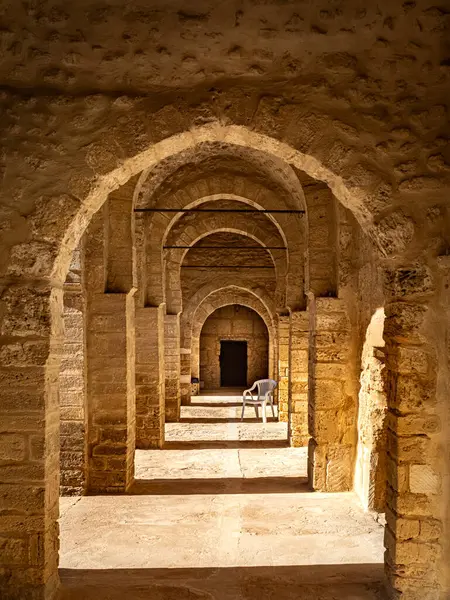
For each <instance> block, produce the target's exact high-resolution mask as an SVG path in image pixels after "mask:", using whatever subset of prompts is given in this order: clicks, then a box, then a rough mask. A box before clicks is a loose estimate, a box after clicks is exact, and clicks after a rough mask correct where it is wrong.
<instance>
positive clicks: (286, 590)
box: [60, 564, 383, 600]
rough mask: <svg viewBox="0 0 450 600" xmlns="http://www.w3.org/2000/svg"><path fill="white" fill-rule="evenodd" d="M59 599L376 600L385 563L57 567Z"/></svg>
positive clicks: (381, 585)
mask: <svg viewBox="0 0 450 600" xmlns="http://www.w3.org/2000/svg"><path fill="white" fill-rule="evenodd" d="M60 575H61V581H62V584H63V593H62V598H61V600H81V599H83V600H123V598H126V599H127V600H149V598H151V599H152V600H236V599H237V598H241V599H242V600H261V599H262V598H263V599H267V600H269V599H272V598H277V599H278V600H311V599H312V598H320V599H321V600H333V599H335V598H342V599H344V598H358V600H379V598H380V597H381V592H382V588H383V584H382V581H383V565H382V564H360V565H352V564H349V565H342V564H339V565H302V566H279V567H271V566H258V567H211V568H194V567H193V568H174V569H98V570H97V569H95V570H88V569H60Z"/></svg>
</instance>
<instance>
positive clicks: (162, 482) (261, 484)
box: [128, 477, 311, 496]
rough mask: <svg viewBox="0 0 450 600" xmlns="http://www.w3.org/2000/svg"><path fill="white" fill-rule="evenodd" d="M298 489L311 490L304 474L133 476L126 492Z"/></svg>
mask: <svg viewBox="0 0 450 600" xmlns="http://www.w3.org/2000/svg"><path fill="white" fill-rule="evenodd" d="M300 492H311V489H310V488H309V486H308V479H307V478H306V477H249V478H243V477H228V478H226V477H224V478H219V477H212V478H210V479H205V478H203V479H136V480H135V481H134V483H133V485H132V486H131V488H130V490H129V492H128V494H131V495H133V494H143V495H145V496H153V495H155V496H160V495H164V496H178V495H184V496H186V495H196V494H199V495H202V494H295V493H297V494H298V493H300Z"/></svg>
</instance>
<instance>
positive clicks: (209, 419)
mask: <svg viewBox="0 0 450 600" xmlns="http://www.w3.org/2000/svg"><path fill="white" fill-rule="evenodd" d="M178 422H179V423H262V418H261V417H259V418H256V417H251V418H249V417H245V418H244V419H243V420H242V421H241V419H240V418H239V417H223V418H221V417H219V418H217V417H182V418H181V419H180V420H179V421H178ZM267 422H268V423H278V419H277V418H276V417H269V416H268V417H267Z"/></svg>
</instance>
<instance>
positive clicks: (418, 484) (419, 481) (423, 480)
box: [409, 464, 442, 494]
mask: <svg viewBox="0 0 450 600" xmlns="http://www.w3.org/2000/svg"><path fill="white" fill-rule="evenodd" d="M441 487H442V480H441V475H440V474H439V473H437V472H436V471H435V470H434V469H433V468H432V467H430V466H429V465H424V464H420V465H410V467H409V489H410V491H411V493H413V494H439V493H440V491H441Z"/></svg>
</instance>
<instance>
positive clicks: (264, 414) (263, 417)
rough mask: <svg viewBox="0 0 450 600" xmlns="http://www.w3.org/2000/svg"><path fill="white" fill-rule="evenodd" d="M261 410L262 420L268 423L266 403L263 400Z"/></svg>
mask: <svg viewBox="0 0 450 600" xmlns="http://www.w3.org/2000/svg"><path fill="white" fill-rule="evenodd" d="M261 410H262V420H263V423H267V417H266V403H265V402H263V404H262V406H261Z"/></svg>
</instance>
